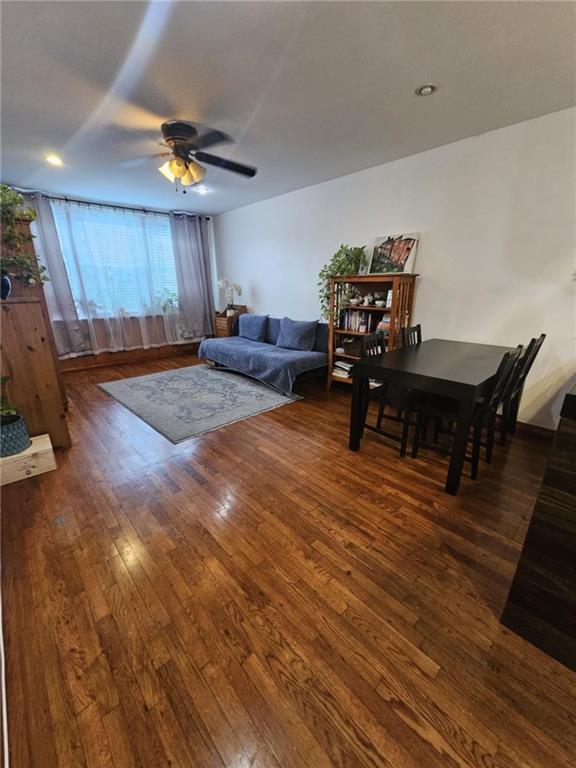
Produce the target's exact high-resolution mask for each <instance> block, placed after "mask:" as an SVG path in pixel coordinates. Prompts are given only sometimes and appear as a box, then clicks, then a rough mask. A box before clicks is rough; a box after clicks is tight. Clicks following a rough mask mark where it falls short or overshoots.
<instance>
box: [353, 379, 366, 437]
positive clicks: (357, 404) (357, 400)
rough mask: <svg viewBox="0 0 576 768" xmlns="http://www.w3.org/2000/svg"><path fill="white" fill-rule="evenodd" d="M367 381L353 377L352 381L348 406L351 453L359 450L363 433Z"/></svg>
mask: <svg viewBox="0 0 576 768" xmlns="http://www.w3.org/2000/svg"><path fill="white" fill-rule="evenodd" d="M367 384H368V380H367V379H366V378H364V377H363V376H354V378H353V379H352V404H351V406H350V442H349V448H350V450H351V451H357V450H358V449H359V448H360V440H361V439H362V434H363V432H364V417H365V405H364V398H365V390H366V388H367V386H366V385H367Z"/></svg>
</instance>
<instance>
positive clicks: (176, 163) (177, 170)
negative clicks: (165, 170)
mask: <svg viewBox="0 0 576 768" xmlns="http://www.w3.org/2000/svg"><path fill="white" fill-rule="evenodd" d="M168 165H169V166H170V172H171V173H172V175H173V176H174V177H175V178H176V179H181V178H182V176H184V174H185V173H186V162H185V161H184V160H183V159H182V158H181V157H174V158H173V159H172V160H170V161H169V162H168Z"/></svg>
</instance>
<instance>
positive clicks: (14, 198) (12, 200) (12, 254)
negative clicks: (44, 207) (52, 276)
mask: <svg viewBox="0 0 576 768" xmlns="http://www.w3.org/2000/svg"><path fill="white" fill-rule="evenodd" d="M0 206H1V212H2V236H1V243H2V272H3V273H5V274H7V275H8V276H9V277H11V278H16V279H17V280H22V281H23V282H25V283H26V284H27V285H38V284H39V283H43V282H46V281H47V280H48V278H47V276H46V275H45V274H44V272H45V271H46V268H45V267H43V266H41V265H40V264H38V260H37V259H36V256H35V254H34V253H30V252H26V251H25V250H23V247H24V245H25V244H26V243H31V242H32V240H33V239H34V238H33V236H32V235H31V234H29V232H26V231H23V229H22V227H21V224H22V222H26V221H28V222H29V221H34V219H35V218H36V211H35V210H34V209H33V208H31V207H30V206H27V205H26V204H25V202H24V198H23V197H22V195H21V194H20V192H17V191H16V190H15V189H11V188H10V187H9V186H7V185H6V184H2V185H0Z"/></svg>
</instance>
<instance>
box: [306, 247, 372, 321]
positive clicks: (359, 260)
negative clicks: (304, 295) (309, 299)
mask: <svg viewBox="0 0 576 768" xmlns="http://www.w3.org/2000/svg"><path fill="white" fill-rule="evenodd" d="M365 266H366V246H365V245H362V246H353V245H344V244H342V245H341V246H340V248H339V249H338V250H337V251H336V253H335V254H334V256H332V258H331V259H330V261H329V262H328V264H326V265H325V266H324V267H322V269H321V270H320V274H319V275H318V288H319V296H320V306H321V309H322V317H325V318H326V319H328V316H329V314H330V278H332V277H335V276H336V275H357V274H358V273H359V271H360V270H361V269H362V268H363V267H365Z"/></svg>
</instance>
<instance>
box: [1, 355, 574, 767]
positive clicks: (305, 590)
mask: <svg viewBox="0 0 576 768" xmlns="http://www.w3.org/2000/svg"><path fill="white" fill-rule="evenodd" d="M195 362H197V361H196V359H195V358H193V357H187V356H182V357H179V358H175V359H170V360H154V361H149V362H145V363H133V364H126V365H121V366H117V367H114V368H109V369H107V368H98V369H91V370H86V371H79V372H74V373H70V374H66V383H67V388H68V396H69V400H70V412H69V424H70V429H71V433H72V436H73V440H74V446H73V448H72V449H70V450H68V451H66V452H62V451H60V452H59V453H58V464H59V469H58V471H57V472H53V473H47V474H45V475H43V476H39V477H36V478H32V479H29V480H26V481H22V482H20V483H16V484H14V485H10V486H5V487H4V488H3V489H2V502H3V505H2V519H1V525H2V590H3V601H4V632H5V641H6V654H7V689H8V691H7V692H8V719H9V737H10V753H11V759H12V765H14V766H15V768H32V767H34V768H36V766H46V768H72V767H73V768H93V767H96V766H97V767H98V768H100V766H102V768H104V767H106V768H148V767H150V768H163V767H164V766H166V767H167V766H172V768H174V766H177V767H178V768H201V767H202V766H206V768H245V767H247V766H251V767H252V768H312V766H313V767H314V768H329V767H332V766H333V767H334V768H361V767H362V766H372V767H374V766H383V767H384V768H568V766H571V765H572V764H573V757H574V754H575V753H576V736H575V734H576V715H575V714H574V713H575V712H576V675H574V673H571V672H569V671H568V670H567V669H565V668H564V667H562V666H561V665H559V664H558V663H557V662H555V661H553V660H552V659H550V658H549V657H547V656H546V655H545V654H543V653H542V652H541V651H539V650H538V649H536V648H533V647H532V646H530V645H529V644H528V643H526V642H525V641H524V640H522V639H521V638H519V637H517V636H515V635H514V634H513V633H512V632H510V631H509V630H507V629H505V628H504V627H503V626H502V625H501V624H500V622H499V615H500V612H501V610H502V607H503V605H504V602H505V599H506V596H507V590H508V587H509V584H510V581H511V578H512V575H513V573H514V568H515V565H516V562H517V560H518V556H519V553H520V549H521V546H522V543H523V538H524V535H525V532H526V529H527V525H528V521H529V517H530V514H531V510H532V504H533V501H534V498H535V496H536V493H537V490H538V485H539V482H540V478H541V475H542V473H543V469H544V466H545V462H546V456H547V450H548V442H547V439H546V438H545V437H543V436H536V435H530V434H526V433H520V434H519V435H518V436H517V437H516V438H515V439H514V440H513V441H511V443H510V445H509V446H508V447H507V448H506V449H505V450H503V449H501V448H498V450H497V452H496V456H495V459H494V462H493V464H492V465H491V466H490V467H487V466H485V465H482V467H481V474H480V479H479V480H478V481H476V482H472V481H471V480H470V479H469V478H464V480H463V483H462V488H461V491H460V493H459V495H458V496H456V497H449V496H447V495H446V494H445V493H444V492H443V485H444V478H445V473H446V468H447V467H446V460H445V459H444V458H442V457H439V456H438V455H436V454H433V453H428V452H426V451H422V453H421V455H420V456H419V458H418V459H417V460H416V461H413V460H411V459H409V458H406V459H400V457H399V456H398V451H397V446H396V445H394V444H391V443H387V442H386V441H385V440H382V439H381V438H380V437H379V436H377V435H375V434H372V433H370V434H368V435H367V436H366V439H365V440H364V441H363V444H362V448H361V450H360V452H359V453H358V454H351V453H350V452H349V451H348V449H347V427H348V416H349V399H348V398H349V393H348V391H347V390H344V389H342V391H339V390H338V389H337V388H335V390H334V391H333V392H326V391H325V390H324V389H323V388H322V387H321V386H320V385H319V384H316V383H314V382H311V383H309V384H306V385H304V386H303V388H302V394H303V395H304V399H303V400H300V401H298V402H295V403H293V404H291V405H289V406H286V407H284V408H280V409H276V410H273V411H269V412H267V413H264V414H261V415H259V416H257V417H254V418H251V419H248V420H245V421H242V422H238V423H236V424H231V425H228V426H227V427H225V428H222V429H219V430H217V431H215V432H211V433H207V434H206V435H203V436H201V437H199V438H196V439H191V440H188V441H184V442H183V443H179V444H178V445H172V444H171V443H170V442H169V441H167V440H166V439H165V438H164V437H162V436H161V435H160V434H158V433H157V432H156V431H155V430H153V429H152V428H151V427H149V426H148V425H146V424H145V423H144V422H142V421H140V420H139V419H138V418H137V417H136V416H134V414H132V413H130V412H129V411H128V410H127V409H125V408H124V407H123V406H121V405H120V404H119V403H117V402H116V401H115V400H113V399H112V398H110V397H109V396H108V395H107V394H106V393H105V392H104V391H103V390H101V389H100V388H99V387H98V386H97V385H98V383H99V382H104V381H110V380H113V379H119V378H124V377H129V376H137V375H143V374H146V373H151V372H154V371H165V370H171V369H173V368H175V367H178V366H181V365H191V364H194V363H195Z"/></svg>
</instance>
